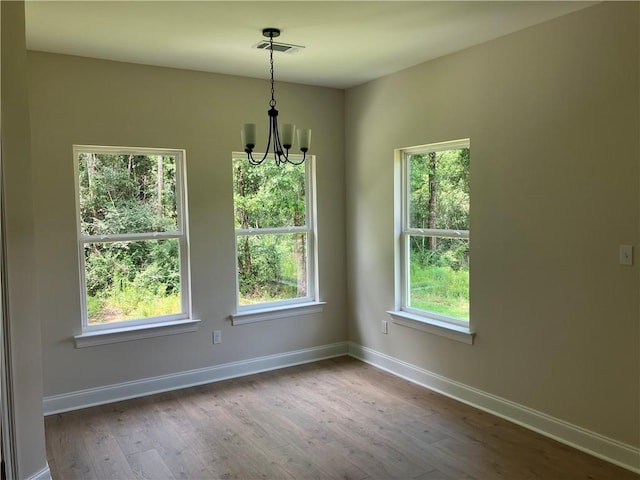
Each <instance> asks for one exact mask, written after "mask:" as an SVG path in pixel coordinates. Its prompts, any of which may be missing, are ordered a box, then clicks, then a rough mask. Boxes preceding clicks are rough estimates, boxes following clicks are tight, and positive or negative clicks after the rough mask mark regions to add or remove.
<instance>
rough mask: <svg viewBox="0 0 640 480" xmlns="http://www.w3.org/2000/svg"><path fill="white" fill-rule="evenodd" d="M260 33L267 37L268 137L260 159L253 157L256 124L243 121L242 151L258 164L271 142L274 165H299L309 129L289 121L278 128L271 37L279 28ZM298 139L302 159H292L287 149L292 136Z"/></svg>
mask: <svg viewBox="0 0 640 480" xmlns="http://www.w3.org/2000/svg"><path fill="white" fill-rule="evenodd" d="M262 35H264V36H265V37H269V62H270V66H271V70H270V71H271V100H270V101H269V107H271V108H269V110H268V111H267V113H268V114H269V137H268V140H267V148H266V149H265V154H264V156H263V157H262V159H256V158H254V157H253V149H254V148H255V146H256V124H255V123H245V124H244V125H242V131H241V134H242V135H241V136H242V144H243V145H244V151H245V152H246V154H247V159H248V160H249V163H250V164H251V165H260V164H261V163H262V162H264V161H265V160H266V158H267V156H268V155H269V149H270V148H271V146H272V142H273V158H274V160H275V162H276V165H281V164H283V163H291V164H293V165H300V164H301V163H302V162H304V161H305V159H306V157H307V151H308V150H309V144H310V143H311V130H310V129H308V128H299V129H296V126H295V125H293V124H290V123H285V124H284V125H282V131H280V130H278V110H276V98H275V89H274V86H273V84H274V81H273V38H274V37H278V36H280V30H279V29H277V28H265V29H263V30H262ZM296 134H297V139H298V147H299V148H300V151H301V152H302V160H299V161H297V160H292V159H290V158H289V149H290V148H291V147H292V145H293V137H294V136H296Z"/></svg>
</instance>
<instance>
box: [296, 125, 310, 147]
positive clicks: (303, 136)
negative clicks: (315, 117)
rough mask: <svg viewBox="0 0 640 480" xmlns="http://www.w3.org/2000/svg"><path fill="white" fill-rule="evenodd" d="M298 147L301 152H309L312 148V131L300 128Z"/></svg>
mask: <svg viewBox="0 0 640 480" xmlns="http://www.w3.org/2000/svg"><path fill="white" fill-rule="evenodd" d="M297 133H298V146H299V147H300V150H303V151H304V150H309V147H310V146H311V129H309V128H299V129H298V131H297Z"/></svg>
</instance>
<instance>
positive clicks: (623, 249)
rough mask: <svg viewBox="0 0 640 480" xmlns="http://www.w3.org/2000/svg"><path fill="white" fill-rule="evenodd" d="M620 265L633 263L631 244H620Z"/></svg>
mask: <svg viewBox="0 0 640 480" xmlns="http://www.w3.org/2000/svg"><path fill="white" fill-rule="evenodd" d="M620 265H633V246H632V245H620Z"/></svg>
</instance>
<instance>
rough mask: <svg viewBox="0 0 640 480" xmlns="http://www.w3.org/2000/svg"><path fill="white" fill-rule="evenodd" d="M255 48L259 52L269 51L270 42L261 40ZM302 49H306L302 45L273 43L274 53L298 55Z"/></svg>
mask: <svg viewBox="0 0 640 480" xmlns="http://www.w3.org/2000/svg"><path fill="white" fill-rule="evenodd" d="M253 47H254V48H257V49H259V50H269V41H268V40H260V41H259V42H258V43H256V44H255V45H254V46H253ZM301 48H304V47H303V46H300V45H290V44H288V43H279V42H273V51H274V52H282V53H296V52H297V51H298V50H300V49H301Z"/></svg>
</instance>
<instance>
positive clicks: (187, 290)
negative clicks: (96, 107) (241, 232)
mask: <svg viewBox="0 0 640 480" xmlns="http://www.w3.org/2000/svg"><path fill="white" fill-rule="evenodd" d="M81 153H99V154H111V155H164V156H171V157H174V158H175V160H176V209H177V212H178V218H177V229H176V230H172V231H166V232H150V233H126V234H107V235H83V234H82V226H81V221H80V185H79V165H80V154H81ZM73 156H74V179H75V201H76V239H77V240H76V241H77V247H78V267H79V269H78V271H79V280H80V305H81V320H82V321H81V334H79V335H76V336H74V339H75V343H76V347H77V348H80V347H85V346H93V345H102V344H106V343H115V342H120V341H127V340H133V339H137V338H148V337H154V336H159V335H169V334H173V333H184V332H186V331H194V330H197V328H198V324H199V323H200V320H196V319H193V318H192V310H191V273H190V251H189V250H190V248H189V229H188V225H189V221H188V204H187V192H186V190H187V181H186V152H185V150H184V149H170V148H149V147H123V146H102V145H73ZM163 239H177V240H178V249H179V255H180V261H179V268H180V296H181V312H180V313H176V314H171V315H161V316H155V317H146V318H138V319H130V320H121V321H116V322H110V323H105V324H97V325H89V321H88V320H89V319H88V309H87V292H86V265H85V258H84V245H85V244H87V243H92V242H101V243H107V242H115V241H136V240H163Z"/></svg>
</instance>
